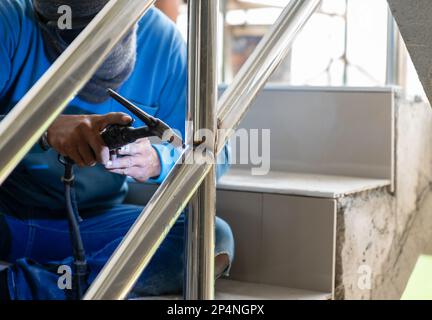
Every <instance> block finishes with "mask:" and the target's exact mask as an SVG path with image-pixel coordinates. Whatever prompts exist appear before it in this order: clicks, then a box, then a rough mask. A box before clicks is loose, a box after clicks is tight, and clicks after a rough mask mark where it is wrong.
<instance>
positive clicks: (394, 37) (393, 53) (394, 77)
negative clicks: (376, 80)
mask: <svg viewBox="0 0 432 320" xmlns="http://www.w3.org/2000/svg"><path fill="white" fill-rule="evenodd" d="M396 29H397V27H396V22H395V21H394V18H393V15H392V13H391V10H390V8H389V9H388V14H387V71H386V85H397V84H398V83H397V82H398V33H397V31H396Z"/></svg>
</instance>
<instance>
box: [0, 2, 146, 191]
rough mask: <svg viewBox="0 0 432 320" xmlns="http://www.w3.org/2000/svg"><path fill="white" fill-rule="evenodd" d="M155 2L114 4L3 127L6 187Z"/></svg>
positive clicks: (0, 149)
mask: <svg viewBox="0 0 432 320" xmlns="http://www.w3.org/2000/svg"><path fill="white" fill-rule="evenodd" d="M154 2H155V0H111V1H110V2H109V3H108V4H107V5H106V6H105V7H104V9H103V10H102V11H101V12H100V13H99V14H98V15H97V16H96V17H95V18H94V19H93V21H92V22H91V23H90V24H89V25H88V26H87V28H86V29H85V30H84V31H83V32H82V33H81V34H80V35H79V36H78V37H77V39H75V41H74V42H73V43H72V44H71V45H70V46H69V48H68V49H67V50H66V51H65V52H64V53H63V54H62V55H61V56H60V57H59V58H58V59H57V61H56V62H55V63H54V64H53V65H52V66H51V68H50V69H49V70H48V71H47V72H46V73H45V74H44V75H43V76H42V77H41V78H40V80H39V81H38V82H37V83H36V84H35V85H34V86H33V87H32V88H31V89H30V91H28V92H27V94H26V95H25V96H24V97H23V98H22V99H21V101H20V102H19V103H18V104H17V105H16V106H15V107H14V108H13V109H12V111H11V112H10V113H9V114H8V115H7V117H5V118H4V119H3V121H1V123H0V137H1V138H0V154H1V157H0V184H2V183H3V182H4V181H5V180H6V178H7V177H8V175H9V174H10V173H11V172H12V171H13V170H14V168H15V167H16V166H17V165H18V163H19V162H20V161H21V160H22V159H23V158H24V157H25V155H26V154H27V152H28V151H29V150H30V149H31V148H32V147H33V145H35V143H37V141H38V139H39V137H40V136H41V135H42V134H43V133H44V132H45V131H46V130H47V129H48V127H49V126H50V124H51V123H52V122H53V121H54V120H55V119H56V118H57V117H58V116H59V115H60V114H61V112H62V111H63V109H64V108H65V107H66V106H67V104H68V103H69V102H70V101H71V100H72V99H73V98H74V96H75V95H76V94H77V93H78V92H79V91H80V90H81V88H82V87H83V86H84V85H85V84H86V83H87V81H88V80H89V79H90V78H91V77H92V75H93V74H94V73H95V71H96V70H97V68H98V67H99V66H100V65H101V64H102V62H103V61H104V60H105V58H106V57H107V56H108V54H109V53H110V51H111V50H112V49H113V48H114V46H115V45H116V44H117V43H118V42H119V41H120V40H121V39H122V38H123V37H124V36H125V35H126V33H127V32H128V30H130V29H131V28H132V27H133V26H134V25H135V23H136V22H137V21H138V20H139V19H140V17H142V15H143V14H144V13H145V12H146V11H147V10H148V9H149V8H150V7H151V6H152V5H153V3H154Z"/></svg>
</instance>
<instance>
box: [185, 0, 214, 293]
mask: <svg viewBox="0 0 432 320" xmlns="http://www.w3.org/2000/svg"><path fill="white" fill-rule="evenodd" d="M218 9H219V1H218V0H189V112H188V115H189V117H190V119H189V120H192V121H190V122H189V124H190V125H191V127H192V128H189V129H188V130H187V132H188V135H189V136H188V138H187V140H188V142H189V143H193V145H194V146H196V148H197V149H198V150H205V151H207V152H210V153H212V154H214V150H215V142H216V140H215V132H216V129H217V126H216V101H217V19H218ZM203 129H204V130H205V131H203ZM191 140H193V141H191ZM215 215H216V178H215V167H214V166H212V168H211V170H210V172H209V174H208V175H207V177H206V178H205V180H204V182H203V184H202V185H201V186H200V187H199V189H198V191H197V193H196V195H195V197H194V198H193V199H192V201H191V205H190V207H189V211H188V214H187V220H186V221H187V223H186V225H187V228H186V230H187V234H186V243H185V245H186V249H185V250H186V255H185V257H186V274H185V298H186V299H188V300H211V299H213V298H214V248H215V239H214V238H215V230H214V228H215V225H214V222H215Z"/></svg>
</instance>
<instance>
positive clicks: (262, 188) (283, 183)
mask: <svg viewBox="0 0 432 320" xmlns="http://www.w3.org/2000/svg"><path fill="white" fill-rule="evenodd" d="M390 186H391V181H390V180H389V179H375V178H361V177H347V176H336V175H322V174H321V175H320V174H310V173H290V172H282V171H271V172H270V173H269V174H267V175H265V176H253V175H251V171H250V170H247V169H233V170H231V171H230V172H229V173H228V174H227V175H226V176H224V177H222V178H221V180H220V181H219V185H218V187H219V189H221V190H231V191H248V192H260V193H269V194H285V195H297V196H307V197H317V198H328V199H337V198H341V197H344V196H347V195H350V194H354V193H360V192H364V191H368V190H373V189H378V188H382V187H390Z"/></svg>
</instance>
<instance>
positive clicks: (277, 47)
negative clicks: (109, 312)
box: [85, 0, 320, 299]
mask: <svg viewBox="0 0 432 320" xmlns="http://www.w3.org/2000/svg"><path fill="white" fill-rule="evenodd" d="M319 3H320V1H319V0H293V1H291V3H290V5H289V6H288V7H287V9H285V11H284V12H283V14H282V16H281V18H279V20H278V22H277V23H276V25H275V26H274V27H273V28H272V30H271V31H270V34H269V35H267V37H265V38H264V41H263V42H262V44H261V45H259V46H258V48H257V49H256V51H255V52H254V54H253V55H252V57H251V59H250V60H249V62H247V63H246V64H245V67H244V68H243V70H242V71H241V74H242V75H243V76H244V77H245V79H244V81H243V80H242V79H240V78H237V79H236V80H235V81H234V83H233V85H234V87H232V88H231V89H229V90H228V91H227V93H226V94H225V98H224V100H223V103H222V104H221V105H222V106H223V108H222V109H221V110H219V116H220V115H222V119H224V120H225V126H224V128H229V129H235V125H237V124H238V123H239V122H240V120H241V118H242V116H243V115H244V113H245V112H246V111H247V108H248V107H249V106H250V104H251V103H252V100H253V97H254V96H255V95H256V94H257V92H258V91H259V89H260V88H261V87H262V85H263V84H264V83H265V82H266V81H267V79H268V78H269V77H270V75H271V74H272V71H273V70H274V69H275V68H276V66H277V65H278V64H279V63H280V61H281V60H282V59H283V56H284V53H286V52H287V51H288V48H289V47H290V46H291V44H292V42H293V40H294V38H295V35H297V34H298V32H299V31H300V30H301V28H302V26H303V25H304V24H305V23H306V21H307V20H308V18H310V16H311V15H312V13H313V11H314V10H316V8H317V7H318V4H319ZM197 18H198V17H197ZM272 32H273V33H275V34H273V35H272V34H271V33H272ZM273 46H274V47H273ZM196 50H197V48H195V47H193V46H192V49H191V52H190V53H189V54H191V55H194V54H196ZM192 61H194V60H192ZM194 65H195V66H196V65H197V64H196V63H194ZM245 68H246V69H245ZM249 68H250V69H249ZM249 70H250V71H249ZM197 71H198V70H196V69H195V71H193V72H194V76H196V72H197ZM237 95H238V96H237ZM245 95H249V96H247V97H245ZM192 98H193V97H192ZM237 98H238V99H237ZM243 103H244V104H243ZM235 109H239V111H236V110H235ZM188 117H194V118H196V115H188ZM230 117H233V118H232V119H230ZM219 119H221V118H220V117H219ZM228 120H230V121H228ZM229 123H232V125H233V127H228V124H229ZM193 132H194V131H192V130H191V129H190V128H188V130H187V137H186V140H187V142H188V143H192V142H193V140H192V139H194V138H193V134H192V133H193ZM227 139H228V134H227V135H225V136H224V137H223V140H224V141H226V140H227ZM221 141H222V140H221ZM221 141H219V143H220V145H221V146H222V147H221V148H220V149H218V150H219V151H221V150H222V149H223V145H224V143H222V142H221ZM201 151H202V150H197V151H195V152H194V156H192V155H191V153H189V155H188V157H187V158H188V159H189V160H193V161H194V164H193V165H184V164H179V165H177V166H176V167H175V168H174V170H172V171H171V172H170V174H169V175H168V177H167V179H166V181H165V182H164V183H163V184H162V186H161V187H160V189H159V190H158V191H157V192H156V194H155V195H154V196H153V198H152V200H151V201H150V203H149V204H148V205H147V207H146V208H145V209H144V211H143V213H142V214H141V216H140V217H139V218H138V220H137V221H136V223H135V225H134V226H133V228H132V229H131V231H130V232H129V233H128V234H127V235H126V236H125V238H124V239H123V242H122V244H121V245H120V246H119V248H117V250H116V251H115V253H114V254H113V256H112V258H111V259H110V260H109V261H108V263H107V264H106V265H105V267H104V269H103V270H102V271H101V273H100V274H99V276H98V277H97V279H96V280H95V282H94V283H93V284H92V286H91V288H90V289H89V291H88V293H87V295H86V296H85V299H122V298H125V297H126V295H127V293H128V291H129V290H130V289H131V288H132V287H133V284H134V283H135V281H136V280H137V279H138V277H139V275H140V274H141V272H142V271H143V270H144V268H145V266H146V264H147V263H148V261H150V259H151V257H152V256H153V254H154V253H155V251H156V249H157V245H158V244H159V243H160V242H161V241H162V239H163V238H164V237H165V236H166V234H167V232H168V230H169V226H171V225H172V224H173V223H174V221H175V220H176V218H177V217H178V215H179V214H180V212H181V211H182V210H183V209H184V208H185V207H186V206H187V203H188V201H189V200H190V199H191V198H192V196H193V194H194V193H195V192H196V190H198V187H199V186H200V185H201V183H202V181H204V178H205V177H206V176H207V175H208V174H209V173H210V172H211V175H214V171H213V170H212V165H209V164H208V163H209V162H206V163H205V164H199V162H196V161H195V160H196V159H197V156H198V155H199V154H200V153H201ZM193 158H195V159H193ZM205 158H214V157H213V156H212V155H211V153H208V154H206V155H205ZM213 160H214V159H213ZM210 178H211V179H213V178H212V177H211V176H210ZM211 188H212V187H211ZM209 200H210V201H213V200H212V199H211V198H209V199H208V200H207V201H209ZM210 201H209V203H208V204H207V206H212V204H211V202H210ZM199 206H201V205H199ZM201 207H205V205H202V206H201ZM149 217H151V227H152V228H153V227H154V226H158V227H157V230H155V231H153V230H152V228H150V222H149V221H150V218H149ZM156 231H158V232H161V233H162V234H158V233H157V232H156ZM200 232H202V231H200ZM207 249H211V248H207ZM207 274H209V273H207ZM192 294H193V293H192ZM192 294H191V295H192Z"/></svg>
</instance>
